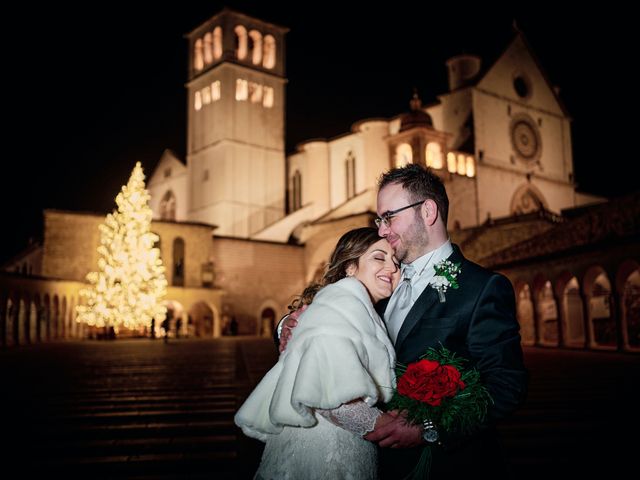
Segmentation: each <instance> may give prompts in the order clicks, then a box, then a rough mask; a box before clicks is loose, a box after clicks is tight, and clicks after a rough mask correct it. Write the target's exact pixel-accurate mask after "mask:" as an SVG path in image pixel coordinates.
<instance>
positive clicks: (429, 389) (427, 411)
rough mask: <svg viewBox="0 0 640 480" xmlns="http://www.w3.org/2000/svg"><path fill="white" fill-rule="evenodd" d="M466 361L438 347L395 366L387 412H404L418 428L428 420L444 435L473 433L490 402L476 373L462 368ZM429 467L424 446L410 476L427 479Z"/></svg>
mask: <svg viewBox="0 0 640 480" xmlns="http://www.w3.org/2000/svg"><path fill="white" fill-rule="evenodd" d="M466 362H467V360H466V359H464V358H460V357H456V354H455V353H452V352H451V351H449V350H447V349H446V348H445V347H443V346H442V345H441V346H440V348H439V349H437V350H436V349H434V348H430V349H429V350H427V353H425V354H424V355H422V356H421V357H420V359H419V360H418V361H417V362H414V363H410V364H409V365H403V364H400V363H399V364H397V365H396V376H397V388H396V391H395V392H394V394H393V398H392V399H391V401H389V403H387V409H388V410H399V411H401V412H403V413H404V414H405V415H406V418H407V421H409V422H411V423H415V424H418V425H422V423H423V421H424V420H426V419H429V420H431V421H432V422H433V423H434V424H435V425H436V427H437V429H438V430H439V431H440V432H443V433H445V435H446V434H451V433H461V434H465V433H471V432H473V431H474V430H476V429H477V428H478V426H479V425H480V424H482V422H484V419H485V417H486V415H487V408H488V406H489V403H491V402H492V400H491V396H490V395H489V392H488V390H487V389H486V387H485V386H484V385H482V383H481V382H480V373H479V372H478V370H476V369H475V368H464V364H465V363H466ZM430 465H431V447H430V446H425V447H424V449H423V451H422V455H421V456H420V462H419V463H418V465H417V466H416V468H415V469H414V470H413V472H412V474H411V477H412V478H427V477H428V475H429V467H430Z"/></svg>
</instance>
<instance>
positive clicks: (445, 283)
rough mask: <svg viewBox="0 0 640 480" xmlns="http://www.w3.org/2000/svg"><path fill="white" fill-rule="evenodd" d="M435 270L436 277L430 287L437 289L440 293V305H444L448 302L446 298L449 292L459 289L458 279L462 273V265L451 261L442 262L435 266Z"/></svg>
mask: <svg viewBox="0 0 640 480" xmlns="http://www.w3.org/2000/svg"><path fill="white" fill-rule="evenodd" d="M433 269H434V270H435V272H436V275H435V277H433V279H432V280H431V282H429V285H431V286H432V287H433V288H435V289H436V291H437V292H438V298H439V299H440V303H444V302H446V301H447V299H446V298H445V296H444V294H445V293H446V292H447V290H448V289H450V288H453V289H456V288H458V287H459V285H458V280H457V278H458V275H459V274H460V271H461V269H460V264H459V263H453V262H452V261H450V260H442V261H440V262H438V263H436V264H435V265H434V266H433Z"/></svg>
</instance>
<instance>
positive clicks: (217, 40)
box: [213, 26, 222, 60]
mask: <svg viewBox="0 0 640 480" xmlns="http://www.w3.org/2000/svg"><path fill="white" fill-rule="evenodd" d="M221 56H222V27H220V26H217V27H216V28H214V29H213V58H214V59H216V60H217V59H219V58H220V57H221Z"/></svg>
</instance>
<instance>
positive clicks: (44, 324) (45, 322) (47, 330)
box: [40, 293, 51, 341]
mask: <svg viewBox="0 0 640 480" xmlns="http://www.w3.org/2000/svg"><path fill="white" fill-rule="evenodd" d="M40 322H41V325H40V328H41V330H40V332H41V337H40V339H41V340H42V341H46V340H51V298H50V297H49V294H48V293H46V294H45V295H44V300H43V302H42V315H41V316H40Z"/></svg>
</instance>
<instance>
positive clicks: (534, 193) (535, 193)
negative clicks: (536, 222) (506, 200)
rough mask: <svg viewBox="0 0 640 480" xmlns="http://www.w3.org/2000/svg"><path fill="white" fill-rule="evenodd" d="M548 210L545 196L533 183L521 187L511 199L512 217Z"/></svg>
mask: <svg viewBox="0 0 640 480" xmlns="http://www.w3.org/2000/svg"><path fill="white" fill-rule="evenodd" d="M548 209H549V208H548V205H547V201H546V200H545V198H544V195H542V192H541V191H540V190H539V189H538V188H537V187H536V186H535V185H532V184H531V183H525V184H523V185H520V187H518V189H517V190H516V191H515V193H514V194H513V196H512V197H511V208H510V211H511V215H522V214H525V213H531V212H537V211H539V210H548Z"/></svg>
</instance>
